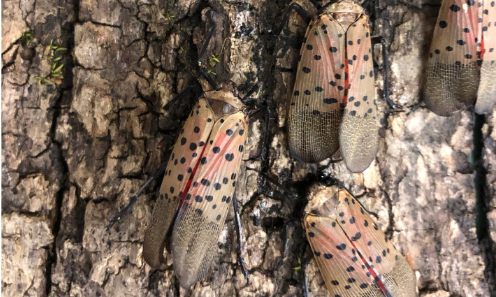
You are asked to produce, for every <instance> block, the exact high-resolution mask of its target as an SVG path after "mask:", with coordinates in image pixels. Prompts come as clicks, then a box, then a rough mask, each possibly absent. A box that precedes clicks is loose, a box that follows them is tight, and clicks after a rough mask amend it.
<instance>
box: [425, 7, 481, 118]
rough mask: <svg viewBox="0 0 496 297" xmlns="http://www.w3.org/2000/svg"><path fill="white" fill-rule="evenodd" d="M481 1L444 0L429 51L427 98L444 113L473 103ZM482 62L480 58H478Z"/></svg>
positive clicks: (433, 109) (478, 69)
mask: <svg viewBox="0 0 496 297" xmlns="http://www.w3.org/2000/svg"><path fill="white" fill-rule="evenodd" d="M478 11H480V9H478V1H474V0H469V1H466V0H444V1H443V3H442V5H441V9H440V11H439V16H438V18H437V23H436V27H435V29H434V36H433V38H432V44H431V48H430V51H429V61H428V65H427V72H426V81H425V90H424V100H425V104H426V105H427V107H428V108H429V109H430V110H432V111H433V112H434V113H436V114H438V115H441V116H450V115H451V114H453V112H456V111H458V110H464V109H466V108H467V107H468V106H471V105H472V104H473V103H474V100H475V98H476V95H477V89H478V86H479V72H480V67H479V65H478V56H477V50H478V46H477V41H478V40H479V41H480V38H481V36H480V28H479V24H478V18H479V16H478ZM479 62H480V61H479Z"/></svg>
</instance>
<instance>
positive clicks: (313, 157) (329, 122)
mask: <svg viewBox="0 0 496 297" xmlns="http://www.w3.org/2000/svg"><path fill="white" fill-rule="evenodd" d="M305 38H306V40H305V42H304V44H303V46H302V48H301V52H300V59H301V60H300V62H299V63H298V71H297V74H296V81H295V86H294V90H293V94H292V96H291V101H290V106H289V116H288V133H289V148H290V151H291V153H292V155H293V156H294V157H296V158H298V159H300V160H302V161H305V162H319V161H322V160H324V159H326V158H329V157H331V156H332V154H333V153H334V152H336V151H337V149H338V148H339V137H338V135H339V124H340V123H341V114H342V104H343V97H344V87H345V77H344V55H345V52H344V39H345V37H344V30H343V28H342V27H341V25H340V24H339V23H338V22H336V21H334V20H332V19H331V18H330V17H329V16H328V15H326V14H323V15H321V16H316V17H315V18H314V19H313V20H312V22H311V24H310V26H309V27H308V30H307V33H306V37H305Z"/></svg>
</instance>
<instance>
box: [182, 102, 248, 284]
mask: <svg viewBox="0 0 496 297" xmlns="http://www.w3.org/2000/svg"><path fill="white" fill-rule="evenodd" d="M246 121H247V119H246V116H245V115H244V113H243V112H242V111H240V112H236V113H234V114H231V115H227V116H224V117H223V118H221V119H220V120H219V121H217V122H216V124H215V126H214V128H213V130H212V134H211V137H210V139H209V141H208V144H207V146H206V148H205V151H204V153H203V156H202V159H201V160H200V164H199V167H198V171H197V173H196V175H195V177H194V180H193V183H192V186H191V188H190V190H189V192H188V194H187V196H186V197H185V200H184V204H183V205H182V206H181V210H180V211H179V213H178V215H177V219H176V221H175V224H174V226H175V227H174V231H173V234H172V254H173V260H174V266H175V267H174V269H175V271H176V274H177V275H178V277H179V281H180V284H181V286H182V287H183V288H186V289H187V288H189V287H190V286H191V285H193V284H195V283H196V282H197V281H199V280H201V279H203V277H204V276H205V275H206V274H207V272H208V270H209V268H210V263H211V262H212V259H213V257H214V256H215V255H216V254H217V253H216V250H217V241H218V240H219V235H220V232H221V231H222V229H223V227H224V222H225V220H226V216H227V212H228V210H229V206H230V204H231V203H230V202H231V200H232V196H233V194H234V189H235V181H236V175H237V174H238V171H239V168H240V164H241V157H242V151H243V145H244V143H245V140H246V136H247V127H246V125H247V123H246ZM222 122H223V123H222Z"/></svg>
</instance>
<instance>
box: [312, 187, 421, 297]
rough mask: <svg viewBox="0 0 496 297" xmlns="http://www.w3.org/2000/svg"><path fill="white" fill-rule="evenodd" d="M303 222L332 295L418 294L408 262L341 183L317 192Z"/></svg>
mask: <svg viewBox="0 0 496 297" xmlns="http://www.w3.org/2000/svg"><path fill="white" fill-rule="evenodd" d="M303 226H304V228H305V231H306V234H307V239H308V242H309V243H310V246H311V248H312V251H313V254H314V259H315V260H316V262H317V265H318V266H319V269H320V272H321V274H322V276H323V278H324V281H325V284H326V287H327V289H328V290H329V291H330V292H331V293H332V294H331V296H342V297H345V296H371V297H372V296H381V297H384V296H391V297H399V296H401V297H414V296H417V292H416V277H415V273H414V271H413V270H412V268H411V267H410V265H409V264H408V263H407V262H406V260H405V259H404V258H403V256H402V255H401V254H400V253H399V252H398V251H397V250H396V249H395V248H394V246H393V244H392V243H391V241H390V240H389V239H388V238H387V236H386V235H385V234H384V232H382V231H381V230H380V229H379V227H378V226H377V225H376V223H374V221H373V219H372V217H371V216H370V215H369V213H368V212H367V210H365V208H364V207H363V206H362V205H361V204H360V203H359V201H358V200H356V199H355V198H354V197H353V196H352V195H351V194H350V193H349V192H348V191H346V190H345V189H344V188H341V187H338V186H332V187H329V188H325V189H323V190H320V191H319V192H317V193H316V194H315V195H314V197H313V199H312V200H310V201H309V203H308V205H307V207H306V208H305V216H304V218H303Z"/></svg>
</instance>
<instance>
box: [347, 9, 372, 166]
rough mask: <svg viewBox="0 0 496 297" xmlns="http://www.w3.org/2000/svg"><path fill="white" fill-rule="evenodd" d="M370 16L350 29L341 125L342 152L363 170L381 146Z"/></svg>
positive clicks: (360, 20) (350, 161)
mask: <svg viewBox="0 0 496 297" xmlns="http://www.w3.org/2000/svg"><path fill="white" fill-rule="evenodd" d="M369 32H370V29H369V24H368V17H367V16H366V15H362V16H361V17H360V18H358V20H357V21H356V22H355V23H353V24H352V25H351V26H350V27H349V29H348V31H347V33H346V51H347V58H348V59H347V69H348V81H349V85H348V88H349V89H348V97H347V103H346V108H345V110H344V114H343V122H342V124H341V128H340V134H339V135H340V143H341V152H342V154H343V158H344V160H345V162H346V166H347V167H348V169H349V170H350V171H351V172H362V171H364V170H365V169H367V167H369V165H370V163H371V162H372V161H373V160H374V158H375V155H376V154H377V150H378V148H379V139H378V137H379V134H378V132H379V125H378V122H377V106H376V103H375V84H374V65H373V62H372V50H371V41H370V33H369Z"/></svg>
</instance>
